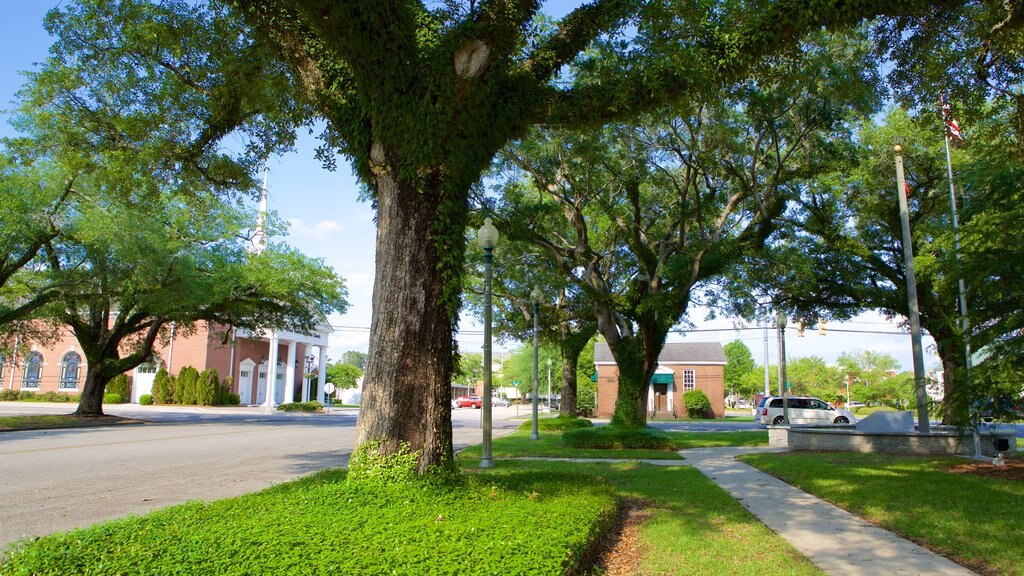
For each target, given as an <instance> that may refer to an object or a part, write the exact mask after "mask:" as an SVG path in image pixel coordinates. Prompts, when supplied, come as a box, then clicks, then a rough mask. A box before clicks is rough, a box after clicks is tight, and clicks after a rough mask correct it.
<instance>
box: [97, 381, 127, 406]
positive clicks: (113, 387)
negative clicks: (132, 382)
mask: <svg viewBox="0 0 1024 576" xmlns="http://www.w3.org/2000/svg"><path fill="white" fill-rule="evenodd" d="M103 392H104V396H103V401H104V402H107V395H113V394H116V395H118V396H120V397H121V399H120V400H119V401H117V402H107V403H108V404H120V403H121V402H127V401H128V399H129V398H131V396H129V388H128V376H127V375H125V374H118V375H117V376H114V377H113V378H111V379H110V382H107V387H106V389H105V390H104V391H103Z"/></svg>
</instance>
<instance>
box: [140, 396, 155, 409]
mask: <svg viewBox="0 0 1024 576" xmlns="http://www.w3.org/2000/svg"><path fill="white" fill-rule="evenodd" d="M139 404H141V405H143V406H152V405H153V395H152V394H143V395H142V396H139Z"/></svg>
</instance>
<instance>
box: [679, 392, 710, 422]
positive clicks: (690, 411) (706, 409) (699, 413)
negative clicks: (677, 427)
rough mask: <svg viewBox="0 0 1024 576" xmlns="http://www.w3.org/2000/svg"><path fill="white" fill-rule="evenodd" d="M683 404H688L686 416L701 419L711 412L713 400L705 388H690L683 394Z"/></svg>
mask: <svg viewBox="0 0 1024 576" xmlns="http://www.w3.org/2000/svg"><path fill="white" fill-rule="evenodd" d="M683 404H685V405H686V417H687V418H693V419H699V418H707V417H709V416H710V415H712V413H711V400H708V395H707V394H705V393H704V391H703V390H690V391H689V392H687V393H685V394H683Z"/></svg>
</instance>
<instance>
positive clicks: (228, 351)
mask: <svg viewBox="0 0 1024 576" xmlns="http://www.w3.org/2000/svg"><path fill="white" fill-rule="evenodd" d="M330 333H331V328H330V327H329V326H327V325H326V324H324V325H322V326H320V327H319V328H318V330H317V331H316V333H315V334H312V335H307V334H295V333H291V332H270V333H267V334H253V333H250V332H249V331H247V330H244V329H241V328H238V329H231V328H226V327H223V326H219V327H218V326H210V325H208V324H206V323H199V324H198V325H197V326H196V328H195V329H194V330H192V331H189V332H188V333H186V334H180V333H179V334H175V333H174V330H173V329H172V330H171V334H170V338H169V339H168V342H167V343H166V344H164V345H162V346H161V345H159V344H158V345H157V346H155V347H154V350H153V352H154V354H153V355H154V360H153V362H150V363H147V364H143V365H141V366H139V367H138V368H136V369H135V370H133V371H131V372H130V373H128V380H129V383H130V385H131V396H130V399H129V401H130V402H134V403H137V402H138V401H139V397H140V396H142V395H143V394H149V393H150V390H151V388H152V385H153V378H154V377H155V376H156V372H157V370H159V369H160V368H166V369H167V371H168V372H170V373H171V374H172V375H174V376H177V374H178V372H179V371H180V370H181V369H182V368H184V367H185V366H191V367H193V368H195V369H196V370H199V371H200V372H202V371H203V370H206V369H207V368H215V369H216V370H217V374H218V376H219V377H220V379H221V380H224V379H225V378H226V377H227V376H231V381H232V385H231V391H232V392H234V393H236V394H238V395H239V398H240V400H241V404H242V405H243V406H245V405H254V404H268V402H267V399H268V396H270V397H271V400H272V401H271V402H270V404H273V405H276V404H281V403H283V402H292V401H305V400H310V399H318V400H320V401H321V402H322V401H323V398H324V394H323V391H324V383H325V378H326V374H327V371H326V370H317V372H318V377H317V379H316V381H312V382H307V381H306V380H305V379H304V378H303V374H305V373H306V372H308V370H307V366H310V367H312V366H326V365H327V358H326V354H327V338H328V335H329V334H330ZM271 365H274V366H277V370H274V371H271V370H269V369H268V367H269V366H271ZM86 369H87V365H86V360H85V355H84V354H82V348H81V346H79V345H78V342H77V340H76V339H75V337H74V335H73V334H71V332H70V331H69V330H62V331H61V335H60V338H59V340H57V341H56V342H55V343H53V344H50V345H47V346H41V345H38V344H33V345H32V346H31V348H30V350H29V352H28V353H26V354H23V355H22V356H21V357H19V358H4V357H2V356H0V389H14V390H29V391H33V392H39V393H42V392H48V391H54V392H64V393H67V394H77V393H78V392H79V391H80V390H81V387H82V385H83V384H84V383H85V373H86ZM268 391H270V392H269V393H268Z"/></svg>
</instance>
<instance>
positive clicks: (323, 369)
mask: <svg viewBox="0 0 1024 576" xmlns="http://www.w3.org/2000/svg"><path fill="white" fill-rule="evenodd" d="M326 384H327V346H321V347H320V363H319V364H317V369H316V401H317V402H319V403H321V404H323V403H324V386H325V385H326Z"/></svg>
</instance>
